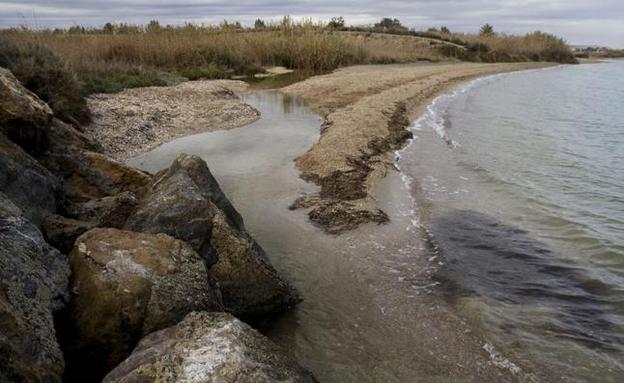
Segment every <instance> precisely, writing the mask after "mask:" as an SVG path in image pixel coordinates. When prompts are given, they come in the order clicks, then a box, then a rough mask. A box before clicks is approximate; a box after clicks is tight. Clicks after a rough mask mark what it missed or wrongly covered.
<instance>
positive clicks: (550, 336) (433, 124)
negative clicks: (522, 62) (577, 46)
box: [399, 61, 624, 382]
mask: <svg viewBox="0 0 624 383" xmlns="http://www.w3.org/2000/svg"><path fill="white" fill-rule="evenodd" d="M622 100H624V61H616V62H610V63H605V64H596V65H579V66H565V67H557V68H551V69H547V70H540V71H529V72H519V73H514V74H508V75H502V76H492V77H490V78H485V79H480V80H478V81H476V82H474V83H472V84H469V85H466V86H463V87H461V88H460V89H458V90H456V91H455V92H454V93H452V94H449V95H445V96H442V97H440V98H438V99H436V100H435V101H434V103H433V104H432V105H431V106H430V107H429V109H428V111H427V113H426V114H425V115H424V116H423V117H421V118H420V119H419V120H418V121H417V122H416V123H415V124H414V126H413V130H414V133H415V135H416V139H415V140H414V141H413V143H412V144H411V145H410V146H408V147H407V148H406V149H405V150H403V151H401V152H400V153H399V154H400V156H401V160H400V161H399V166H400V167H401V169H402V172H403V174H404V176H405V179H406V181H407V182H408V184H409V187H410V189H411V195H412V196H413V197H414V199H415V202H416V206H417V207H418V212H419V213H418V215H419V217H420V218H421V219H422V222H423V224H424V225H425V226H427V227H429V228H430V230H431V232H432V235H433V239H432V241H433V242H434V243H435V244H436V245H437V246H439V248H440V249H441V252H442V254H443V257H444V259H445V266H444V267H443V268H442V269H441V270H440V271H439V272H438V273H437V279H438V280H439V281H441V282H442V284H443V286H445V287H446V288H447V289H449V291H450V292H452V294H450V295H451V296H453V298H454V300H455V304H456V305H457V307H459V308H460V309H461V310H462V312H463V314H464V315H466V316H469V317H472V318H473V319H474V321H475V323H476V324H477V325H478V326H480V327H481V328H482V329H483V330H484V331H485V332H486V333H487V334H488V338H490V339H492V340H493V341H494V343H495V344H497V345H498V346H499V349H502V350H503V351H504V352H505V353H507V354H508V355H513V356H514V357H515V358H517V359H518V360H520V362H522V361H525V362H527V363H529V364H530V363H533V364H535V363H536V364H537V365H541V366H542V368H547V369H556V370H557V371H558V372H557V374H559V375H561V376H562V379H563V380H572V381H595V382H605V381H611V382H621V381H624V295H623V293H624V291H623V290H624V108H622V106H624V104H622ZM458 296H459V297H461V298H458Z"/></svg>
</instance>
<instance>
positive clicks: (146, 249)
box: [67, 229, 222, 379]
mask: <svg viewBox="0 0 624 383" xmlns="http://www.w3.org/2000/svg"><path fill="white" fill-rule="evenodd" d="M70 264H71V269H72V273H73V275H72V281H71V286H70V287H71V292H72V301H71V304H70V306H69V310H68V317H69V321H70V322H71V329H70V330H69V332H68V335H67V340H68V343H67V350H68V371H69V372H70V374H75V375H80V376H89V377H90V378H92V379H96V378H101V377H102V376H104V374H105V373H106V372H107V371H109V370H110V369H112V368H113V367H114V366H116V365H117V364H118V363H119V362H121V361H122V360H123V359H124V358H126V357H127V356H128V355H129V354H130V352H131V351H132V349H133V348H134V346H135V345H136V343H137V342H138V341H139V339H140V338H141V337H143V336H144V335H146V334H148V333H150V332H152V331H156V330H159V329H162V328H164V327H167V326H171V325H173V324H175V323H177V322H178V321H180V320H182V318H184V316H185V315H186V314H188V313H189V312H192V311H194V310H219V309H222V306H221V301H220V296H219V293H218V290H217V289H216V288H214V287H213V286H212V285H211V283H210V280H209V277H208V275H207V272H206V267H205V265H204V263H203V261H202V259H201V258H200V257H199V256H198V255H197V253H196V252H195V251H193V249H192V248H191V247H190V246H189V245H188V244H186V243H184V242H182V241H179V240H176V239H174V238H172V237H170V236H168V235H164V234H158V235H153V234H142V233H135V232H130V231H122V230H117V229H93V230H90V231H88V232H87V233H85V234H83V235H82V236H80V237H79V238H78V239H77V240H76V243H75V245H74V249H73V250H72V252H71V254H70ZM83 374H87V375H83Z"/></svg>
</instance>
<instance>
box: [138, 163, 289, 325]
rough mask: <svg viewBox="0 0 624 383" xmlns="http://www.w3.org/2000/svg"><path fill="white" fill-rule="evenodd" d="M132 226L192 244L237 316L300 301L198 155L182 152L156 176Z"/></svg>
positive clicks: (270, 310)
mask: <svg viewBox="0 0 624 383" xmlns="http://www.w3.org/2000/svg"><path fill="white" fill-rule="evenodd" d="M126 228H127V229H130V230H134V231H140V232H147V233H165V234H169V235H171V236H173V237H176V238H178V239H182V240H184V241H186V242H188V243H190V244H191V245H192V246H193V248H194V249H195V250H197V251H198V252H199V254H200V255H201V256H202V257H204V259H205V260H206V262H207V263H208V265H212V266H211V268H210V274H211V275H212V276H214V277H215V280H216V281H217V282H218V283H219V286H220V290H221V292H222V294H223V303H224V305H225V306H226V308H227V309H228V311H231V312H233V313H234V314H235V315H240V316H246V317H252V316H264V315H268V314H274V313H277V312H280V311H284V310H286V309H287V308H289V307H291V306H293V305H294V304H296V303H297V302H298V301H299V297H298V295H297V293H296V291H295V290H294V288H293V287H292V286H290V284H288V283H287V282H286V281H285V280H284V279H283V278H281V277H280V276H279V274H278V273H277V272H276V271H275V269H274V268H273V267H272V266H271V264H270V263H269V261H268V259H267V257H266V255H265V254H264V251H263V250H262V248H261V247H260V246H259V245H258V244H257V243H256V241H255V240H254V239H253V238H252V237H251V236H250V235H249V234H248V233H247V231H246V230H245V228H244V225H243V220H242V218H241V217H240V215H239V214H238V212H237V211H236V209H234V207H233V206H232V204H231V203H230V202H229V201H228V199H227V198H226V197H225V195H224V194H223V192H222V191H221V188H220V187H219V185H218V184H217V182H216V180H215V179H214V177H213V176H212V174H210V170H208V166H207V165H206V162H204V161H203V160H202V159H201V158H199V157H197V156H189V155H186V154H182V155H180V156H179V157H178V158H177V159H176V160H175V161H174V162H173V164H172V165H171V167H170V168H169V169H167V170H165V171H162V172H160V173H158V174H157V175H156V176H155V177H154V180H153V182H152V185H151V187H150V188H149V191H148V192H147V194H146V196H145V197H144V199H143V200H142V201H141V202H140V203H139V207H138V208H137V210H136V211H135V212H134V213H133V214H132V215H131V216H130V218H128V222H127V223H126Z"/></svg>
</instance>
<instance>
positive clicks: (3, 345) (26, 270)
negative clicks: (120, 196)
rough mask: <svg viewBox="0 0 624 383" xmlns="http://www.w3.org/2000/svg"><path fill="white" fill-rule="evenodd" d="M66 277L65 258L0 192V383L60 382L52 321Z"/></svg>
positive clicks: (60, 357)
mask: <svg viewBox="0 0 624 383" xmlns="http://www.w3.org/2000/svg"><path fill="white" fill-rule="evenodd" d="M68 278H69V265H68V262H67V258H66V257H65V256H64V255H63V254H61V253H59V252H58V251H57V250H55V249H54V248H52V247H51V246H49V245H48V244H47V243H46V242H45V241H44V240H43V236H42V235H41V232H40V231H39V230H38V229H37V227H36V226H34V225H33V224H32V223H30V222H29V221H28V220H27V219H26V218H25V217H24V216H23V215H22V213H21V211H20V209H19V208H18V207H17V206H16V205H15V204H13V203H12V202H11V201H10V200H9V199H8V198H7V197H6V196H5V195H4V194H2V193H0V366H1V367H0V381H2V382H42V383H43V382H46V383H47V382H61V380H62V376H63V370H64V361H63V355H62V353H61V350H60V348H59V345H58V342H57V339H56V331H55V328H54V317H53V316H54V314H55V312H57V311H58V310H60V309H61V308H62V307H63V306H64V303H65V302H66V301H67V299H68V293H67V283H68Z"/></svg>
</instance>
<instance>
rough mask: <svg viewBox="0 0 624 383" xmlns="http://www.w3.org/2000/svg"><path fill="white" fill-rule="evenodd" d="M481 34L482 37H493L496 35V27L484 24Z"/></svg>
mask: <svg viewBox="0 0 624 383" xmlns="http://www.w3.org/2000/svg"><path fill="white" fill-rule="evenodd" d="M479 34H480V35H481V36H492V35H494V27H493V26H492V25H490V24H483V25H482V26H481V29H480V30H479Z"/></svg>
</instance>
